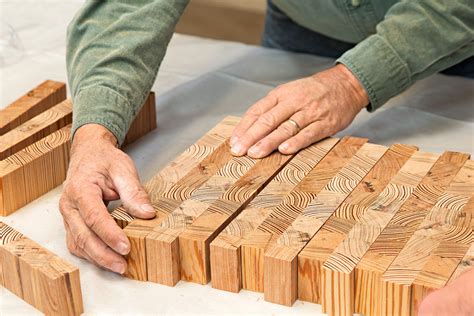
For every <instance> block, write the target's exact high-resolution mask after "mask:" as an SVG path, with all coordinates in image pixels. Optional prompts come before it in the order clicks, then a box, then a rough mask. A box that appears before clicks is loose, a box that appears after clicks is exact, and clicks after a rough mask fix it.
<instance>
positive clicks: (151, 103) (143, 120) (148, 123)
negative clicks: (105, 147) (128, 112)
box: [122, 91, 156, 147]
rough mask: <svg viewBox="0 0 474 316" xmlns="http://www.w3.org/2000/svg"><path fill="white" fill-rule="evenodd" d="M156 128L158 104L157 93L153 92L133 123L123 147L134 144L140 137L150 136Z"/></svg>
mask: <svg viewBox="0 0 474 316" xmlns="http://www.w3.org/2000/svg"><path fill="white" fill-rule="evenodd" d="M155 128H156V104H155V93H154V92H153V91H152V92H150V94H149V95H148V97H147V99H146V100H145V103H144V104H143V106H142V107H141V109H140V111H139V112H138V114H137V115H136V116H135V118H134V119H133V121H132V124H131V125H130V128H129V129H128V132H127V135H126V136H125V140H124V142H123V144H122V147H124V146H127V145H128V144H131V143H133V142H134V141H136V140H137V139H139V138H140V137H142V136H144V135H145V134H148V133H149V132H150V131H152V130H154V129H155Z"/></svg>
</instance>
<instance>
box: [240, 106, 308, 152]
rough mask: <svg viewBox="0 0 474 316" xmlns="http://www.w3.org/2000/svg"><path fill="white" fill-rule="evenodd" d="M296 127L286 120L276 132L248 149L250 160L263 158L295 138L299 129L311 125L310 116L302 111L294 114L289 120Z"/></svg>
mask: <svg viewBox="0 0 474 316" xmlns="http://www.w3.org/2000/svg"><path fill="white" fill-rule="evenodd" d="M290 119H291V120H293V121H294V122H295V123H296V124H297V125H298V126H295V125H294V124H292V123H290V121H288V120H286V121H284V122H283V123H281V124H280V126H278V128H277V129H276V130H274V131H273V132H271V133H270V134H269V135H268V136H266V137H264V138H263V139H262V140H261V141H259V142H257V143H256V144H255V145H253V146H252V147H250V149H249V150H248V155H249V156H250V157H252V158H263V157H265V156H267V155H269V154H270V153H271V152H273V151H274V150H275V149H277V148H278V146H279V145H280V144H281V143H283V142H284V141H285V140H287V139H290V138H291V137H293V136H295V135H296V134H297V133H298V132H299V129H302V128H305V127H306V126H307V125H308V124H310V123H311V121H310V116H309V115H307V114H306V113H305V112H303V111H299V112H296V113H295V114H294V115H293V116H292V117H291V118H290Z"/></svg>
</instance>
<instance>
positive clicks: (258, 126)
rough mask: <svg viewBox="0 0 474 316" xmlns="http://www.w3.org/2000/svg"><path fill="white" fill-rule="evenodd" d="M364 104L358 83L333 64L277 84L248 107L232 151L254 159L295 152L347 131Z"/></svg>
mask: <svg viewBox="0 0 474 316" xmlns="http://www.w3.org/2000/svg"><path fill="white" fill-rule="evenodd" d="M368 103H369V98H368V95H367V93H366V91H365V89H364V88H363V86H362V85H361V84H360V82H359V81H358V79H357V78H356V77H355V76H354V75H353V74H352V72H351V71H350V70H349V69H347V68H346V67H345V66H344V65H342V64H338V65H337V66H335V67H332V68H331V69H328V70H326V71H322V72H320V73H317V74H315V75H313V76H311V77H307V78H303V79H300V80H296V81H292V82H289V83H287V84H284V85H281V86H279V87H277V88H276V89H274V90H272V91H271V92H270V93H269V94H268V95H267V96H266V97H264V98H263V99H261V100H260V101H258V102H257V103H255V104H254V105H252V106H251V107H250V108H249V110H248V111H247V112H246V113H245V115H244V117H243V118H242V120H241V122H240V123H239V125H237V127H236V128H235V130H234V133H233V135H232V139H231V147H232V149H231V150H232V152H233V154H235V155H237V156H240V155H245V154H246V153H247V154H248V155H249V156H251V157H253V158H261V157H264V156H267V155H268V154H270V153H271V152H272V151H274V150H275V149H277V148H278V150H279V151H280V152H281V153H283V154H292V153H295V152H297V151H298V150H300V149H302V148H305V147H307V146H309V145H311V144H312V143H314V142H316V141H318V140H320V139H323V138H325V137H328V136H331V135H333V134H335V133H337V132H339V131H340V130H342V129H344V128H346V127H347V126H348V125H349V124H350V123H351V122H352V120H353V119H354V117H355V116H356V115H357V113H359V112H360V110H361V109H362V108H364V107H365V106H367V104H368ZM289 119H291V121H289Z"/></svg>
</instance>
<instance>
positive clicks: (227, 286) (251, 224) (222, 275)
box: [210, 138, 338, 292]
mask: <svg viewBox="0 0 474 316" xmlns="http://www.w3.org/2000/svg"><path fill="white" fill-rule="evenodd" d="M337 142H338V139H336V138H327V139H325V140H322V141H320V142H318V143H316V144H314V145H312V146H310V147H308V148H306V149H304V150H302V151H300V152H299V153H297V154H296V156H295V157H293V159H292V160H290V162H289V163H288V164H287V165H286V166H285V167H284V168H283V169H282V170H281V171H280V172H279V173H278V175H276V176H275V177H274V178H273V180H272V181H271V182H270V183H269V184H268V185H267V186H266V187H265V188H264V189H263V190H262V191H261V192H260V193H259V194H258V195H257V197H255V199H253V200H252V201H251V202H250V204H249V205H248V207H247V208H245V210H244V211H242V213H240V214H239V215H238V216H237V217H236V218H235V219H234V220H233V221H232V222H230V223H229V225H227V227H226V228H225V229H224V230H223V231H222V232H221V233H220V234H219V235H218V236H217V237H216V238H215V239H214V240H213V241H212V242H211V246H210V261H211V276H212V278H211V282H212V287H214V288H217V289H221V290H226V291H231V292H238V291H240V289H241V288H242V267H241V254H240V249H241V245H242V243H243V241H244V238H245V237H246V236H247V235H249V234H251V233H252V232H253V231H254V230H255V229H256V228H257V227H258V226H259V225H260V224H261V223H262V222H263V221H264V220H265V219H266V218H267V217H268V216H269V215H270V213H271V212H272V210H273V209H274V208H275V207H277V206H278V205H279V204H280V203H281V202H282V201H283V199H284V197H285V196H286V194H287V193H289V192H290V191H291V190H293V189H294V188H295V186H296V185H297V184H298V183H300V181H301V180H303V178H304V177H305V176H306V175H307V174H308V173H309V172H310V171H311V170H312V169H313V168H314V167H315V166H316V165H317V164H318V163H319V162H320V161H321V159H323V157H324V156H326V154H327V153H328V152H329V151H330V150H331V149H332V148H333V147H334V146H335V145H336V144H337Z"/></svg>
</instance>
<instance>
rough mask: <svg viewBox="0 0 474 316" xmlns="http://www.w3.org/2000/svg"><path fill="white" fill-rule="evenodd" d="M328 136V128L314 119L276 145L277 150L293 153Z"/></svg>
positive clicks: (287, 153) (283, 152)
mask: <svg viewBox="0 0 474 316" xmlns="http://www.w3.org/2000/svg"><path fill="white" fill-rule="evenodd" d="M328 136H330V135H329V130H328V128H327V127H326V126H325V125H324V124H323V123H322V122H321V121H316V122H313V123H311V124H309V125H308V126H306V127H305V128H303V129H302V130H301V131H300V132H299V133H298V134H296V135H295V136H293V137H291V138H290V139H288V140H287V141H285V142H283V143H282V144H281V145H280V146H278V150H279V151H280V152H281V153H282V154H286V155H289V154H294V153H296V152H297V151H298V150H300V149H303V148H306V147H308V146H309V145H311V144H313V143H315V142H317V141H318V140H321V139H323V138H326V137H328Z"/></svg>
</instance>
